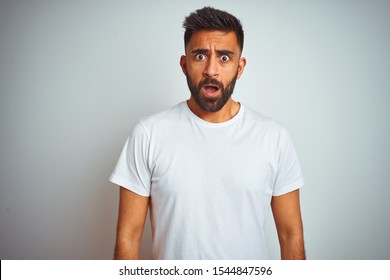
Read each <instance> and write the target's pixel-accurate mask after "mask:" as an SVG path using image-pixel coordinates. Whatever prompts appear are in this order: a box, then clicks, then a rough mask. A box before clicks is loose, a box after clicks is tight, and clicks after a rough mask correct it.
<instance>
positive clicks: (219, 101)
mask: <svg viewBox="0 0 390 280" xmlns="http://www.w3.org/2000/svg"><path fill="white" fill-rule="evenodd" d="M237 76H238V71H237V73H236V74H235V75H234V77H233V78H232V79H231V80H230V82H229V83H228V84H227V85H226V87H225V86H224V84H223V83H221V82H219V81H217V80H216V79H211V78H207V79H205V80H203V81H201V82H200V83H199V84H197V85H196V84H195V83H193V82H192V79H191V76H190V75H189V74H188V72H187V76H186V77H187V84H188V88H189V89H190V92H191V96H192V97H193V98H194V100H195V102H196V104H197V105H198V106H199V107H200V108H201V109H202V110H204V111H206V112H209V113H215V112H218V111H219V110H221V109H222V108H223V106H225V104H226V102H227V101H228V100H229V98H230V96H231V95H232V94H233V91H234V86H235V85H236V81H237ZM208 84H213V85H216V86H218V88H219V90H220V91H221V94H219V95H218V96H216V97H206V96H204V95H202V93H201V91H202V88H203V87H204V86H205V85H208Z"/></svg>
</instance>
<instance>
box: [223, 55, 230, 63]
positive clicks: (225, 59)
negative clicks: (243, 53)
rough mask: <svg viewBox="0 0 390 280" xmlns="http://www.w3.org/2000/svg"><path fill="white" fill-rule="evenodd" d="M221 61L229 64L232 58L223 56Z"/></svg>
mask: <svg viewBox="0 0 390 280" xmlns="http://www.w3.org/2000/svg"><path fill="white" fill-rule="evenodd" d="M221 60H222V61H223V62H227V61H229V60H230V57H229V56H227V55H223V56H221Z"/></svg>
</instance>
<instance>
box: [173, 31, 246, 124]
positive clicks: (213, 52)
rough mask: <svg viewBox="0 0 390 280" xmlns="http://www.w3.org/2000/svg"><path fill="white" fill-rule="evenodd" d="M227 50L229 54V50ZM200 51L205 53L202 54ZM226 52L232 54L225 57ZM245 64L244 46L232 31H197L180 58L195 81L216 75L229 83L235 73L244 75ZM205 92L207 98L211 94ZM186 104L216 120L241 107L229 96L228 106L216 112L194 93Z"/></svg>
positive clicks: (229, 116) (225, 117)
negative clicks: (206, 107) (242, 48)
mask: <svg viewBox="0 0 390 280" xmlns="http://www.w3.org/2000/svg"><path fill="white" fill-rule="evenodd" d="M227 52H229V54H226V53H227ZM199 55H202V57H201V58H200V57H199ZM226 56H228V57H229V59H228V61H224V59H225V58H226ZM245 65H246V59H245V58H244V57H241V50H240V47H239V45H238V43H237V39H236V35H235V33H233V32H222V31H206V30H205V31H198V32H195V33H194V34H193V35H192V37H191V40H190V41H189V42H188V45H187V47H186V55H183V56H182V57H181V58H180V66H181V69H182V71H183V73H184V75H190V76H191V78H192V81H193V82H194V83H196V84H198V83H200V82H201V81H202V80H204V79H206V78H213V79H216V80H218V81H219V82H221V83H223V84H224V85H225V86H226V85H227V84H228V83H229V82H230V80H231V79H232V78H233V77H234V75H235V74H236V73H237V80H238V79H239V78H240V77H241V75H242V73H243V71H244V68H245ZM218 94H221V93H218ZM202 95H203V97H204V98H208V97H209V96H207V93H206V92H205V91H203V92H202ZM209 98H214V96H212V97H209ZM187 104H188V107H189V108H190V109H191V111H192V112H193V113H194V114H195V115H197V116H198V117H199V118H201V119H203V120H205V121H208V122H213V123H218V122H224V121H227V120H230V119H231V118H232V117H234V116H235V115H236V114H237V112H238V110H239V108H240V105H239V104H238V103H237V102H236V101H234V100H233V99H232V98H229V100H228V101H227V102H226V104H225V106H224V107H223V108H222V109H221V110H220V111H218V112H215V113H210V112H206V111H204V110H202V108H200V107H199V106H198V104H197V103H196V102H195V100H194V98H193V97H192V96H191V97H190V99H189V100H188V101H187Z"/></svg>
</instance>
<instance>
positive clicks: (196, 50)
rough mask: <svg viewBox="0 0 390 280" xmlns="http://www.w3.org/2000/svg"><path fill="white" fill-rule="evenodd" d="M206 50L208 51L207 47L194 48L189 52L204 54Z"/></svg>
mask: <svg viewBox="0 0 390 280" xmlns="http://www.w3.org/2000/svg"><path fill="white" fill-rule="evenodd" d="M208 51H209V50H208V49H195V50H192V51H191V53H194V54H205V53H207V52H208Z"/></svg>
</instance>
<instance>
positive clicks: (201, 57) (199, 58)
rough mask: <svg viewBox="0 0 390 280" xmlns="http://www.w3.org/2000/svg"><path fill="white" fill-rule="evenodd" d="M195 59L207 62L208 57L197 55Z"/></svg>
mask: <svg viewBox="0 0 390 280" xmlns="http://www.w3.org/2000/svg"><path fill="white" fill-rule="evenodd" d="M195 58H196V59H197V60H205V59H206V56H205V55H204V54H202V53H198V54H197V55H195Z"/></svg>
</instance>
